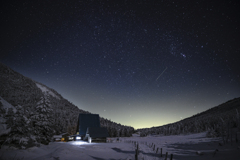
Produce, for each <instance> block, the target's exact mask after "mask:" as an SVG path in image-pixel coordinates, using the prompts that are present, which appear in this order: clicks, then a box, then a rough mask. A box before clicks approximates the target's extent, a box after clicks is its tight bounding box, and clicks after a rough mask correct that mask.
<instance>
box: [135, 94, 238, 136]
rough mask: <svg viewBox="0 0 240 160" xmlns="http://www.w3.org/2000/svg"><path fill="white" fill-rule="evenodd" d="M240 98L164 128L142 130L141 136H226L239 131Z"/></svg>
mask: <svg viewBox="0 0 240 160" xmlns="http://www.w3.org/2000/svg"><path fill="white" fill-rule="evenodd" d="M239 112H240V98H235V99H232V100H229V101H227V102H226V103H223V104H220V105H218V106H216V107H213V108H211V109H209V110H206V111H204V112H201V113H199V114H196V115H193V116H191V117H189V118H186V119H183V120H181V121H178V122H175V123H172V124H167V125H164V126H158V127H152V128H143V129H139V130H138V131H140V132H141V136H146V135H148V134H163V135H177V134H189V133H199V132H205V131H207V132H208V136H209V137H219V136H228V135H229V132H230V129H232V128H236V129H237V128H238V130H240V115H239Z"/></svg>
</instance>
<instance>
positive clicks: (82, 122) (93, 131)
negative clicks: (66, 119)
mask: <svg viewBox="0 0 240 160" xmlns="http://www.w3.org/2000/svg"><path fill="white" fill-rule="evenodd" d="M77 134H78V135H79V136H80V137H81V138H82V139H83V140H88V142H89V143H91V142H92V141H104V142H106V138H107V137H108V136H109V135H108V131H107V129H106V128H104V127H100V118H99V115H98V114H79V116H78V125H77Z"/></svg>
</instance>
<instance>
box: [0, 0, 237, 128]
mask: <svg viewBox="0 0 240 160" xmlns="http://www.w3.org/2000/svg"><path fill="white" fill-rule="evenodd" d="M4 3H5V4H4V5H1V15H2V16H1V22H2V27H1V28H2V29H1V35H2V36H1V37H2V40H3V42H2V43H1V48H0V49H1V56H0V62H2V63H4V64H6V65H8V66H9V67H11V68H12V69H14V70H16V71H18V72H20V73H21V74H23V75H25V76H27V77H30V78H32V79H34V80H36V81H38V82H41V83H43V84H45V85H47V86H49V87H50V88H53V89H55V90H56V91H58V92H59V93H60V94H61V95H62V96H63V97H65V98H67V99H68V100H69V101H71V102H72V103H74V104H75V105H77V106H78V107H79V108H81V109H84V110H87V111H90V112H92V113H98V114H100V116H102V117H105V118H108V119H111V120H113V121H116V122H118V123H122V124H124V125H131V126H133V127H135V128H142V127H152V126H158V125H162V124H166V123H172V122H175V121H178V120H180V119H182V118H185V117H189V116H192V115H194V114H197V113H199V112H201V111H204V110H206V109H208V108H211V107H214V106H216V105H218V104H220V103H223V102H225V101H227V100H230V99H232V98H236V97H239V96H240V77H239V75H240V72H239V64H238V63H239V60H240V58H239V51H240V47H239V37H240V35H239V19H240V12H239V11H238V9H239V8H240V7H239V2H238V1H229V0H225V1H224V0H218V1H207V0H200V1H198V0H196V1H192V0H183V1H160V0H158V1H142V0H136V1H135V0H131V1H110V0H109V1H92V0H91V1H90V0H87V1H71V2H68V1H25V2H23V1H15V2H14V1H12V2H9V1H8V2H4Z"/></svg>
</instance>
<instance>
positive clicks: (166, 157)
mask: <svg viewBox="0 0 240 160" xmlns="http://www.w3.org/2000/svg"><path fill="white" fill-rule="evenodd" d="M167 156H168V152H166V155H165V160H167Z"/></svg>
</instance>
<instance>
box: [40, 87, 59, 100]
mask: <svg viewBox="0 0 240 160" xmlns="http://www.w3.org/2000/svg"><path fill="white" fill-rule="evenodd" d="M36 85H37V87H38V88H40V89H41V91H42V92H43V93H44V94H49V95H51V96H53V97H55V98H57V99H60V97H59V96H57V95H56V94H54V93H53V92H52V91H51V90H49V89H48V88H47V87H45V86H43V85H41V84H39V83H36Z"/></svg>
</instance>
